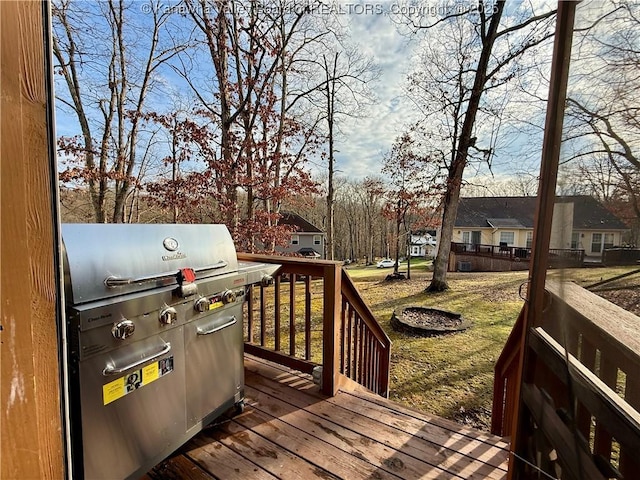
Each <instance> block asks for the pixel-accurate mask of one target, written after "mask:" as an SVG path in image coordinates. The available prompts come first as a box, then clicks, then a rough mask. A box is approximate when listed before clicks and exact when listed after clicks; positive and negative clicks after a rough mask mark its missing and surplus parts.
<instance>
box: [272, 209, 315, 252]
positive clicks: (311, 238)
mask: <svg viewBox="0 0 640 480" xmlns="http://www.w3.org/2000/svg"><path fill="white" fill-rule="evenodd" d="M278 223H279V224H280V225H290V226H292V227H293V229H294V232H293V233H292V234H291V240H290V241H289V245H288V246H287V247H277V248H276V250H277V251H278V252H281V253H285V254H286V253H295V254H298V255H302V256H303V257H308V258H325V252H324V249H325V234H324V232H323V231H322V230H320V229H319V228H318V227H316V226H315V225H312V224H311V223H309V222H308V221H307V220H305V219H304V218H302V217H301V216H300V215H298V214H295V213H290V212H285V213H282V218H281V219H280V220H279V222H278Z"/></svg>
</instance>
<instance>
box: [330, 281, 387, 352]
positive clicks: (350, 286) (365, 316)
mask: <svg viewBox="0 0 640 480" xmlns="http://www.w3.org/2000/svg"><path fill="white" fill-rule="evenodd" d="M342 287H343V291H342V293H343V295H344V296H345V297H347V300H348V301H349V303H351V305H353V307H354V308H356V309H357V310H358V312H359V313H360V315H361V317H362V320H363V321H364V322H365V324H366V325H367V327H368V328H369V330H370V331H371V333H373V335H374V336H375V337H376V339H377V340H378V341H379V342H380V343H381V344H382V345H384V346H385V347H390V346H391V339H390V338H389V336H388V335H387V333H386V332H385V331H384V330H383V329H382V327H381V326H380V324H379V323H378V322H377V321H376V320H375V316H374V315H373V312H371V309H370V308H369V307H368V306H367V304H366V303H365V302H364V301H363V300H362V297H361V296H360V295H359V294H358V289H357V288H356V286H355V284H354V283H353V280H351V277H350V276H349V274H348V273H347V272H345V271H344V270H343V271H342Z"/></svg>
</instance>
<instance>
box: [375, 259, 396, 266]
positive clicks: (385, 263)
mask: <svg viewBox="0 0 640 480" xmlns="http://www.w3.org/2000/svg"><path fill="white" fill-rule="evenodd" d="M395 266H396V262H395V261H394V260H391V259H390V258H385V259H382V260H380V261H379V262H378V263H377V264H376V267H377V268H389V267H395Z"/></svg>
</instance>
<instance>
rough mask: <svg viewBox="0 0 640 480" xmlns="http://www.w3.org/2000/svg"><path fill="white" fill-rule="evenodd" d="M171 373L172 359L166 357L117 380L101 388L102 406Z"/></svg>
mask: <svg viewBox="0 0 640 480" xmlns="http://www.w3.org/2000/svg"><path fill="white" fill-rule="evenodd" d="M171 371H173V357H167V358H163V359H162V360H158V361H157V362H153V363H152V364H150V365H147V366H146V367H144V368H141V369H139V370H135V371H133V372H131V373H129V374H127V375H125V376H123V377H120V378H117V379H115V380H113V381H112V382H109V383H107V384H106V385H103V386H102V401H103V404H104V405H108V404H109V403H111V402H114V401H116V400H118V399H119V398H122V397H124V396H125V395H127V394H129V393H131V392H133V391H135V390H137V389H138V388H142V387H144V386H145V385H149V384H150V383H151V382H154V381H155V380H157V379H159V378H160V377H162V376H164V375H166V374H167V373H169V372H171Z"/></svg>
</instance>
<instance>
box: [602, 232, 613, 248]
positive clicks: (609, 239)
mask: <svg viewBox="0 0 640 480" xmlns="http://www.w3.org/2000/svg"><path fill="white" fill-rule="evenodd" d="M602 248H603V249H607V248H613V233H605V234H604V245H602Z"/></svg>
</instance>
